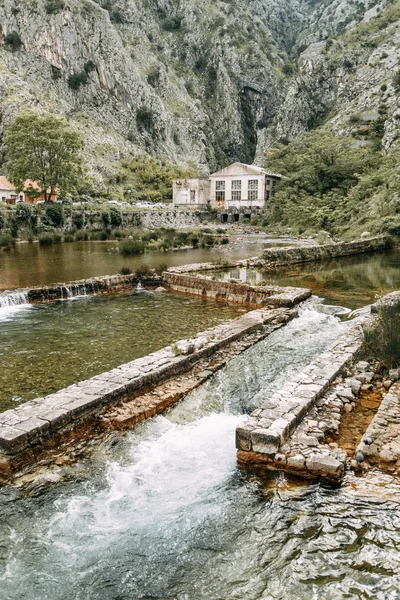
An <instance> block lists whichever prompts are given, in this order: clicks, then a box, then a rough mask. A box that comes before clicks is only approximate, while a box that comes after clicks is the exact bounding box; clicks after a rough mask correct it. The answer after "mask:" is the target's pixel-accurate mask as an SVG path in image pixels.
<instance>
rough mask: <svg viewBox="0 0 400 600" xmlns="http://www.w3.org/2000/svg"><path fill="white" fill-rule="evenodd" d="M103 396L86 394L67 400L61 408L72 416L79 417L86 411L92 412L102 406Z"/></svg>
mask: <svg viewBox="0 0 400 600" xmlns="http://www.w3.org/2000/svg"><path fill="white" fill-rule="evenodd" d="M101 403H102V396H86V395H83V396H82V397H81V398H76V399H74V400H70V401H69V402H66V403H65V404H64V405H63V406H62V407H61V408H62V409H65V410H66V411H67V412H68V413H70V414H71V416H72V418H73V419H75V418H77V417H79V416H80V415H81V414H82V413H84V412H91V411H92V410H94V409H95V408H98V407H100V406H101Z"/></svg>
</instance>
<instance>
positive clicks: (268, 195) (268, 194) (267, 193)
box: [265, 190, 271, 200]
mask: <svg viewBox="0 0 400 600" xmlns="http://www.w3.org/2000/svg"><path fill="white" fill-rule="evenodd" d="M270 197H271V192H270V191H269V190H266V192H265V199H266V200H269V199H270Z"/></svg>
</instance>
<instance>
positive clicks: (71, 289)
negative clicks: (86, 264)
mask: <svg viewBox="0 0 400 600" xmlns="http://www.w3.org/2000/svg"><path fill="white" fill-rule="evenodd" d="M63 290H65V293H66V298H67V299H68V300H69V299H72V298H81V297H82V296H87V289H86V285H84V284H75V285H65V286H63V287H62V288H61V298H62V297H63Z"/></svg>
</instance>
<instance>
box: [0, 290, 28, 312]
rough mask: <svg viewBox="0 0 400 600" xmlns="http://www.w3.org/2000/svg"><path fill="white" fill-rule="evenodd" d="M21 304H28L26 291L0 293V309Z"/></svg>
mask: <svg viewBox="0 0 400 600" xmlns="http://www.w3.org/2000/svg"><path fill="white" fill-rule="evenodd" d="M21 304H28V294H27V292H4V293H0V309H1V308H10V307H11V306H20V305H21Z"/></svg>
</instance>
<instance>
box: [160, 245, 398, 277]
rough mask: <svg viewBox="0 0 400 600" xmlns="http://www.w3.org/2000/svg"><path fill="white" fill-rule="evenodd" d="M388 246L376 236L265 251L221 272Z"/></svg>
mask: <svg viewBox="0 0 400 600" xmlns="http://www.w3.org/2000/svg"><path fill="white" fill-rule="evenodd" d="M387 247H388V239H387V238H386V237H385V236H377V237H372V238H368V239H364V240H359V241H353V242H338V243H335V244H321V245H317V244H315V245H314V246H307V247H301V246H300V247H299V246H287V247H285V248H267V249H266V250H264V252H263V255H262V257H258V256H254V257H252V258H248V259H245V260H237V261H224V266H223V267H222V268H223V269H233V268H235V267H260V268H264V269H268V268H275V267H278V266H283V265H289V264H296V263H302V262H312V261H317V260H324V259H326V258H334V257H335V256H351V255H353V254H364V253H367V252H381V251H384V250H386V249H387ZM217 269H221V267H218V265H217V264H215V263H197V264H191V265H182V266H180V267H170V268H169V269H168V273H176V274H185V273H186V274H187V273H194V272H196V273H200V272H202V271H215V270H217Z"/></svg>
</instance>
